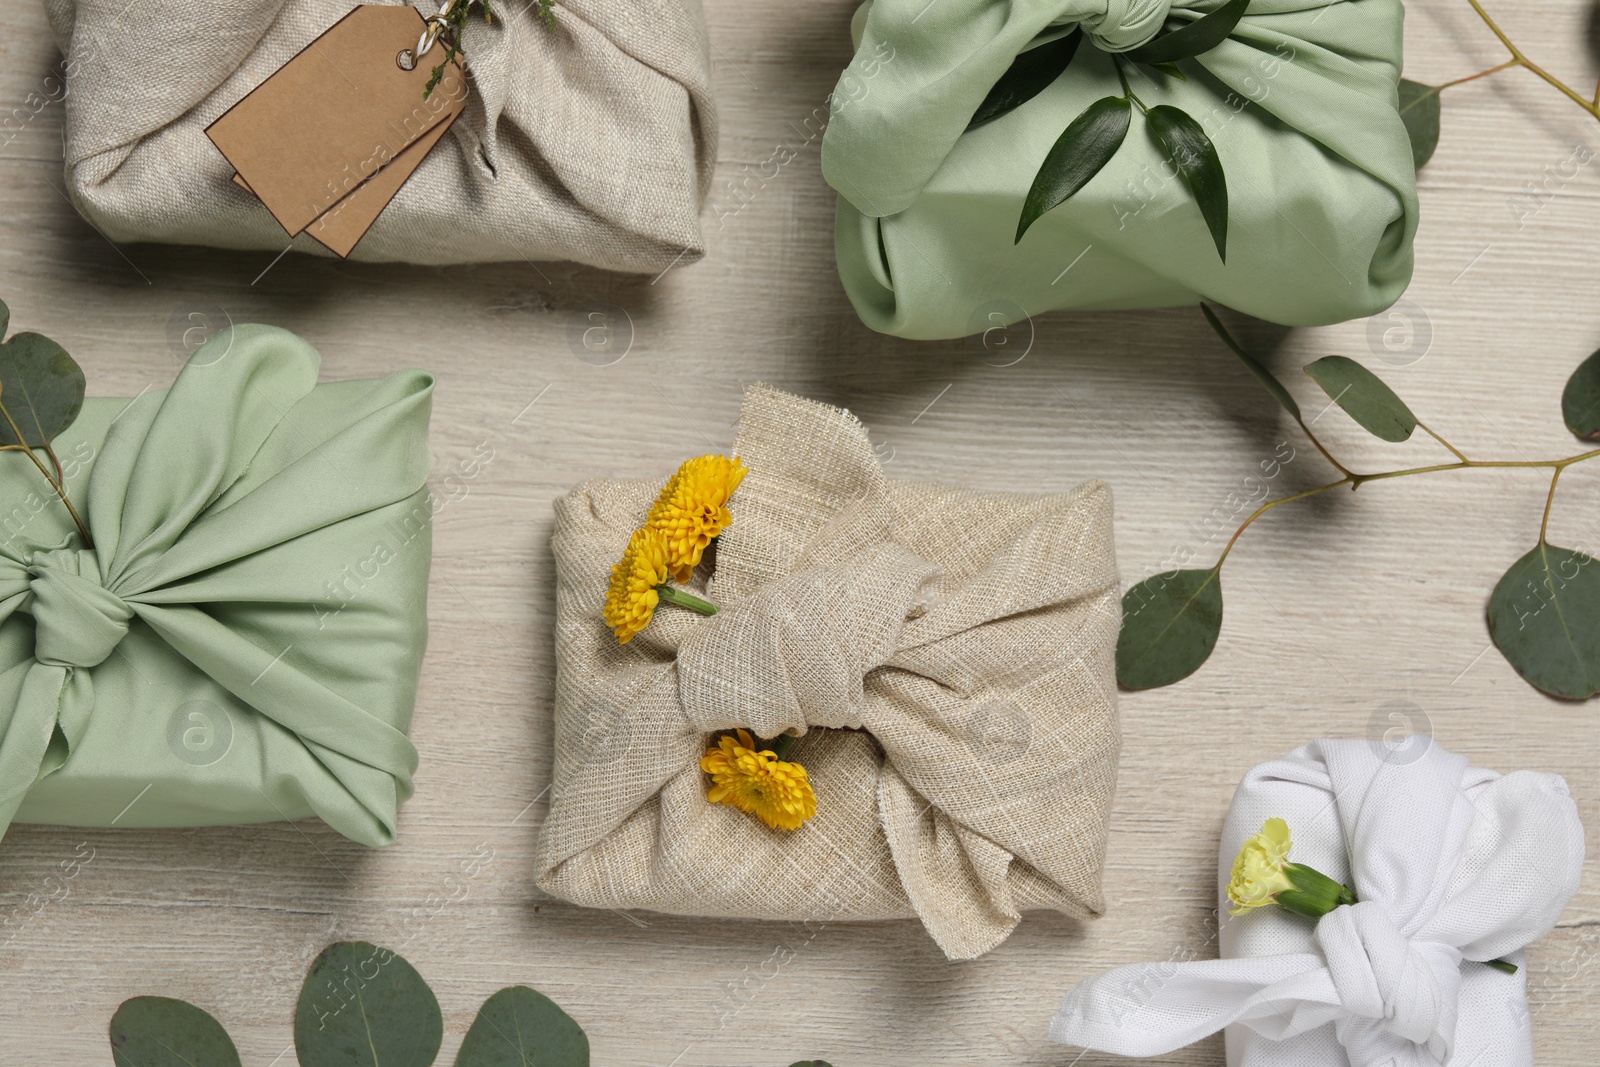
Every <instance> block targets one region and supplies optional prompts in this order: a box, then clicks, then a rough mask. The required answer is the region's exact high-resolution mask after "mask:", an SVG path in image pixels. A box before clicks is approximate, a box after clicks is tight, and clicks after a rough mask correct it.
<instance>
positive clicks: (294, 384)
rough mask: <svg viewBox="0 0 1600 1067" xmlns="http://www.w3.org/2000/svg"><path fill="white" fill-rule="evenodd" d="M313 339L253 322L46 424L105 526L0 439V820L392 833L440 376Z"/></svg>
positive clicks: (404, 788) (412, 686)
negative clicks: (294, 826)
mask: <svg viewBox="0 0 1600 1067" xmlns="http://www.w3.org/2000/svg"><path fill="white" fill-rule="evenodd" d="M318 364H319V358H318V356H317V353H316V351H315V350H313V349H312V348H311V346H310V345H308V344H306V343H305V342H304V341H302V340H300V339H299V338H297V337H295V336H294V335H292V334H289V333H286V332H284V331H282V330H277V329H272V328H269V327H264V326H240V327H238V328H235V329H232V330H229V331H225V332H223V333H221V334H219V335H217V336H216V337H215V338H213V339H212V340H211V341H210V342H208V343H207V344H206V345H204V346H202V347H201V348H200V349H198V350H197V351H196V352H195V354H194V356H193V357H192V358H191V359H190V361H189V362H188V364H187V365H186V366H185V367H184V368H183V369H182V370H181V371H180V372H179V374H178V378H177V381H176V382H175V383H174V384H173V385H172V386H171V388H167V389H153V390H150V391H148V392H145V393H142V394H141V395H140V396H138V397H136V398H134V399H132V400H115V399H91V400H88V401H87V402H85V404H84V407H83V411H82V413H81V414H80V415H79V416H78V419H77V421H76V422H74V423H73V424H72V426H71V427H70V428H69V429H68V430H66V431H65V432H64V433H62V434H61V435H60V436H59V437H58V438H57V440H56V441H55V447H56V451H57V453H58V454H59V455H60V456H61V459H62V462H63V467H64V469H65V470H66V473H67V487H68V491H69V494H70V496H71V497H72V499H73V502H74V504H75V506H76V507H77V509H78V512H79V514H80V515H82V517H83V520H84V522H85V524H86V525H87V526H88V528H89V531H90V533H91V535H92V536H93V538H94V547H93V548H92V549H89V548H85V547H84V544H83V542H82V540H81V538H80V537H79V535H78V533H77V531H76V528H75V527H74V525H73V523H72V521H71V519H70V518H69V517H68V515H67V514H66V510H65V508H63V507H62V505H61V503H60V501H59V500H58V499H57V498H56V496H55V493H54V492H53V491H52V490H51V489H50V488H49V487H48V486H47V485H46V484H45V481H44V478H43V477H42V476H41V475H40V474H39V472H38V470H36V469H35V468H34V466H33V465H32V464H31V463H30V462H29V461H28V459H27V458H26V457H25V456H22V455H20V454H18V453H16V452H8V453H4V454H0V490H3V497H0V499H3V500H4V501H5V512H4V514H3V515H0V831H3V829H4V828H5V826H6V825H8V824H9V823H10V822H11V821H13V819H15V821H18V822H24V823H55V824H61V825H70V826H109V825H116V826H203V825H215V824H236V823H256V822H276V821H279V820H290V819H301V818H306V817H308V816H316V817H318V818H321V819H322V820H324V821H325V822H327V823H328V824H329V825H330V826H332V827H333V828H334V829H336V830H338V831H339V832H340V833H342V834H344V835H345V836H347V837H349V838H352V839H354V840H356V841H359V842H361V843H363V844H367V845H385V844H388V843H389V842H391V841H393V840H394V836H395V815H396V809H397V807H398V806H399V804H400V803H401V801H403V800H405V799H406V798H407V797H409V796H410V795H411V775H412V772H413V771H414V770H415V769H416V764H417V754H416V750H415V749H414V748H413V747H412V745H411V742H410V741H409V740H408V739H407V737H406V731H407V730H408V728H409V726H410V722H411V715H412V708H413V704H414V702H415V699H416V691H417V675H418V669H419V667H420V665H421V661H422V654H423V646H424V644H425V641H426V638H427V581H428V567H429V562H430V556H431V551H430V549H431V534H430V530H431V522H430V520H431V516H432V508H431V503H430V497H429V494H428V490H427V486H426V478H427V474H428V468H429V465H430V457H429V450H428V438H427V429H428V414H429V408H430V403H431V393H432V388H433V380H432V379H431V378H430V377H429V376H428V375H426V374H424V373H422V372H421V371H404V372H401V373H397V374H393V375H391V376H389V377H387V378H383V379H381V380H375V381H345V382H329V383H324V384H321V385H319V384H317V370H318ZM9 399H10V398H9V396H8V397H7V400H9ZM11 406H12V410H13V414H14V415H15V405H11ZM46 462H48V461H46Z"/></svg>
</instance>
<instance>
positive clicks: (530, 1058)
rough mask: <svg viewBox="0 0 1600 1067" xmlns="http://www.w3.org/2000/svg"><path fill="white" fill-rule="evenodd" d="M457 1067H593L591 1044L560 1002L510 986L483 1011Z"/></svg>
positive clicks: (524, 988) (463, 1048)
mask: <svg viewBox="0 0 1600 1067" xmlns="http://www.w3.org/2000/svg"><path fill="white" fill-rule="evenodd" d="M456 1067H589V1039H588V1037H586V1036H585V1035H584V1032H583V1027H581V1026H579V1025H578V1024H577V1022H575V1021H574V1020H573V1018H572V1016H570V1015H568V1014H567V1013H566V1012H564V1011H562V1010H561V1008H560V1006H559V1005H558V1004H556V1002H555V1001H553V1000H551V999H550V998H549V997H547V996H545V995H544V994H543V993H539V992H536V991H535V990H532V989H529V988H528V987H527V986H521V985H519V986H511V987H510V988H508V989H502V990H500V992H498V993H496V994H495V995H494V996H492V997H490V998H489V999H488V1000H486V1001H484V1002H483V1007H481V1008H479V1009H478V1017H477V1018H476V1019H474V1020H473V1021H472V1029H470V1030H468V1031H467V1037H466V1040H464V1041H462V1042H461V1051H460V1052H458V1053H457V1054H456Z"/></svg>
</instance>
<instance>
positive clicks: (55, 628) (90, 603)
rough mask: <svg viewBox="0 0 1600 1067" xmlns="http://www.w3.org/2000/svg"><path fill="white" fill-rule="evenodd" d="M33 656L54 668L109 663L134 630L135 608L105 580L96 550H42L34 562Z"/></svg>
mask: <svg viewBox="0 0 1600 1067" xmlns="http://www.w3.org/2000/svg"><path fill="white" fill-rule="evenodd" d="M28 574H29V575H31V578H30V580H29V582H28V586H29V589H30V590H31V591H32V593H33V595H32V597H31V599H30V601H29V603H28V610H29V611H30V612H31V613H32V614H33V622H34V637H33V658H34V659H35V660H37V661H38V662H40V663H43V664H46V665H47V666H51V667H94V666H98V665H99V664H101V663H103V662H104V661H105V659H106V657H107V656H109V655H111V651H112V649H114V648H116V647H117V642H119V641H121V640H122V638H123V636H124V635H126V634H127V632H128V620H130V619H132V618H133V609H132V608H130V607H128V605H127V604H126V603H124V602H123V600H122V598H121V597H119V596H117V594H115V593H113V592H112V591H111V590H109V589H107V588H106V587H105V586H104V585H102V584H101V581H100V561H99V559H98V558H97V557H96V556H95V554H94V552H93V551H92V550H73V549H54V550H50V551H45V552H36V553H34V555H33V557H32V558H31V559H30V560H29V561H28Z"/></svg>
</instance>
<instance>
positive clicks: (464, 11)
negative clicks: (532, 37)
mask: <svg viewBox="0 0 1600 1067" xmlns="http://www.w3.org/2000/svg"><path fill="white" fill-rule="evenodd" d="M490 3H491V0H464V2H463V3H458V4H453V5H451V6H450V8H449V9H448V10H446V11H442V12H441V13H440V17H441V18H442V19H443V21H444V32H443V33H442V34H440V35H439V43H440V44H442V45H444V59H443V60H442V61H441V62H440V63H439V65H438V66H437V67H434V68H433V76H432V77H430V78H429V79H428V84H427V85H425V86H423V88H422V99H424V100H426V99H428V97H430V96H432V95H433V90H434V89H435V88H436V87H437V86H438V84H439V82H440V81H441V80H443V78H444V72H445V68H446V67H448V66H449V65H450V62H451V60H453V59H455V58H456V57H457V56H459V55H462V54H463V53H462V51H461V34H462V32H463V31H464V30H466V28H467V15H468V14H469V13H470V12H471V10H472V9H473V8H477V9H478V10H479V11H481V12H482V13H483V21H484V22H487V23H490V24H493V22H494V10H493V9H492V8H491V7H490ZM534 6H536V7H537V8H538V14H539V18H540V19H541V20H543V22H544V24H545V27H546V28H547V29H549V28H553V27H554V26H555V24H556V12H555V6H556V5H555V0H535V3H534Z"/></svg>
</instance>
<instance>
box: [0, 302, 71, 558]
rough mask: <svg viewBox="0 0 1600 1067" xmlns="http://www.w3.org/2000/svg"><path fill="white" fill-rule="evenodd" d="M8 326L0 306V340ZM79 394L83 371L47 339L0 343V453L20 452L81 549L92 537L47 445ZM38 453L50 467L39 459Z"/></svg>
mask: <svg viewBox="0 0 1600 1067" xmlns="http://www.w3.org/2000/svg"><path fill="white" fill-rule="evenodd" d="M10 324H11V309H10V308H8V307H6V305H5V304H4V303H3V302H0V337H3V336H5V332H6V329H7V328H8V327H9V326H10ZM83 392H84V380H83V368H82V367H79V366H78V363H77V361H76V360H74V359H73V358H72V357H71V356H70V355H68V354H67V350H66V349H64V348H62V347H61V346H60V345H58V344H56V343H55V342H54V341H52V340H50V338H48V337H45V336H43V335H42V334H37V333H19V334H16V335H14V336H13V337H12V338H11V339H10V340H8V341H6V342H5V343H4V344H0V452H22V453H24V454H25V455H27V457H28V458H29V459H31V460H32V461H33V465H34V466H35V467H37V468H38V469H39V473H40V474H41V475H43V476H44V480H45V481H46V482H48V483H49V484H50V488H51V489H52V490H54V491H55V494H56V496H57V497H59V498H60V499H61V503H62V505H63V506H64V507H65V508H66V509H67V514H68V515H70V516H72V522H73V525H75V526H76V527H77V528H78V536H79V537H81V538H83V546H84V547H85V548H93V547H94V538H92V537H90V536H89V528H88V527H87V526H85V525H84V523H83V519H82V518H81V517H80V516H79V515H78V509H77V508H75V507H73V506H72V499H71V498H70V497H69V496H67V487H66V476H65V475H64V474H63V473H62V469H61V460H60V459H59V458H58V457H57V456H56V450H55V446H54V444H53V442H54V441H55V439H56V438H57V437H59V436H60V435H61V433H62V431H64V430H66V429H67V427H69V426H71V425H72V424H73V422H74V421H75V420H76V419H77V418H78V412H80V411H82V410H83ZM39 452H43V453H44V454H45V457H46V458H47V459H49V460H50V466H48V467H46V466H45V465H44V463H43V462H42V461H41V460H40V459H39V456H38V453H39Z"/></svg>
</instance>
